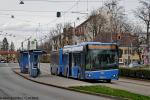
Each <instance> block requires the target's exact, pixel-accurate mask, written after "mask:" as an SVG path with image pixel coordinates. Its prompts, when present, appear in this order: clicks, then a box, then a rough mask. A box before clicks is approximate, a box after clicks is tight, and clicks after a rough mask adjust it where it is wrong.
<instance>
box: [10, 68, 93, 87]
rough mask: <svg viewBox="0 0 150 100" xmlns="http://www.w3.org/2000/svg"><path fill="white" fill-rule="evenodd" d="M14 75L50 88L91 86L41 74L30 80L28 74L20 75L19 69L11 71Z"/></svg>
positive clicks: (73, 80) (77, 81)
mask: <svg viewBox="0 0 150 100" xmlns="http://www.w3.org/2000/svg"><path fill="white" fill-rule="evenodd" d="M12 70H13V71H14V72H15V73H16V74H18V75H20V76H22V77H24V78H26V79H28V80H31V81H34V82H37V83H41V84H45V85H50V86H55V87H60V88H68V87H71V86H87V85H92V84H91V83H87V82H83V81H79V80H75V79H70V78H69V79H68V78H64V77H59V76H54V75H51V74H45V73H42V74H41V75H40V76H38V77H37V78H31V77H29V74H22V73H20V69H19V68H14V69H12Z"/></svg>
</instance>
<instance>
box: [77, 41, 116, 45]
mask: <svg viewBox="0 0 150 100" xmlns="http://www.w3.org/2000/svg"><path fill="white" fill-rule="evenodd" d="M87 44H89V45H92V44H93V45H116V44H117V43H114V42H113V43H112V42H110V43H102V42H82V43H80V44H79V45H82V46H84V45H87Z"/></svg>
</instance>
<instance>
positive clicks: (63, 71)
mask: <svg viewBox="0 0 150 100" xmlns="http://www.w3.org/2000/svg"><path fill="white" fill-rule="evenodd" d="M118 66H119V49H118V46H117V44H116V43H101V42H83V43H81V44H78V45H68V46H64V47H63V48H61V49H59V51H53V52H51V53H50V68H51V74H55V75H62V76H65V77H72V78H76V79H83V80H105V81H107V82H111V80H118V74H119V70H118Z"/></svg>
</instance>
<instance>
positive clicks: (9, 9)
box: [0, 0, 139, 48]
mask: <svg viewBox="0 0 150 100" xmlns="http://www.w3.org/2000/svg"><path fill="white" fill-rule="evenodd" d="M50 1H62V2H50ZM63 1H75V2H63ZM77 1H80V2H77ZM81 1H89V2H81ZM90 1H96V2H90ZM105 1H106V0H24V3H25V4H24V5H20V4H19V2H20V0H0V34H6V33H7V35H6V36H7V38H8V40H9V42H11V41H13V42H14V43H15V45H16V47H17V48H18V47H20V45H21V41H23V40H25V38H28V37H30V36H32V37H36V38H40V37H41V36H44V35H47V34H48V32H49V30H50V27H55V25H56V24H57V23H64V22H71V23H73V22H76V23H81V22H83V21H84V20H85V18H86V17H87V15H86V14H77V13H71V12H83V13H89V14H90V12H91V11H92V10H94V9H97V8H99V7H101V6H102V5H103V4H104V2H105ZM120 5H122V6H124V7H125V14H127V16H128V17H129V19H130V20H133V21H134V20H135V18H134V16H133V14H132V10H134V9H136V8H137V6H138V5H139V3H138V0H121V2H120ZM57 11H62V12H64V13H62V17H61V18H56V12H57ZM66 12H68V13H66ZM12 15H13V16H14V18H11V16H12ZM77 17H79V18H80V20H79V21H77V20H76V19H77ZM8 35H9V36H8ZM14 35H15V36H16V37H14ZM4 37H5V35H0V41H2V39H3V38H4Z"/></svg>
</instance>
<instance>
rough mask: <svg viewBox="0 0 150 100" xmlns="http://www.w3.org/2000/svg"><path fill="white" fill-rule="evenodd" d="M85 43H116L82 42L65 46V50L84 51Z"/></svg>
mask: <svg viewBox="0 0 150 100" xmlns="http://www.w3.org/2000/svg"><path fill="white" fill-rule="evenodd" d="M85 45H116V43H102V42H82V43H80V44H77V45H67V46H64V48H63V52H73V51H83V46H85Z"/></svg>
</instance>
